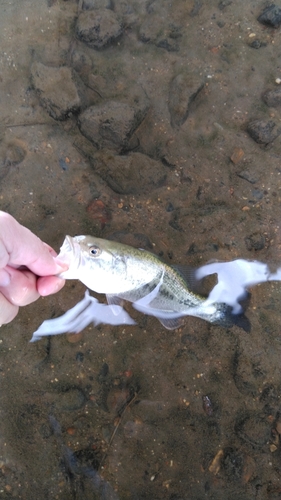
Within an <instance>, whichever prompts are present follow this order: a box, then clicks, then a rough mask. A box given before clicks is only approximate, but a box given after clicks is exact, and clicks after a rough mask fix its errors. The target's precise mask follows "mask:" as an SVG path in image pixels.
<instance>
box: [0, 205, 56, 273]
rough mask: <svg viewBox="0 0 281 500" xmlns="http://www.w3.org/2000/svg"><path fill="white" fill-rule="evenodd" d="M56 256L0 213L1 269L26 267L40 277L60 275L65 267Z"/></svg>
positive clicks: (7, 216)
mask: <svg viewBox="0 0 281 500" xmlns="http://www.w3.org/2000/svg"><path fill="white" fill-rule="evenodd" d="M52 253H53V255H52ZM54 256H55V252H54V250H53V249H51V247H49V246H48V245H46V244H45V243H43V242H42V241H41V240H40V238H38V237H37V236H36V235H35V234H33V233H32V232H31V231H30V230H29V229H27V228H26V227H24V226H22V225H21V224H19V223H18V222H17V221H16V220H15V219H14V218H13V217H12V216H11V215H9V214H7V213H5V212H0V268H3V267H5V266H6V265H7V264H9V265H10V266H14V267H19V266H23V265H24V266H26V267H28V268H29V269H30V270H31V271H32V272H34V273H35V274H37V275H39V276H48V275H53V274H58V273H60V272H61V271H62V269H63V270H65V266H64V265H63V264H62V265H61V266H60V265H59V264H58V263H57V262H56V261H55V260H54Z"/></svg>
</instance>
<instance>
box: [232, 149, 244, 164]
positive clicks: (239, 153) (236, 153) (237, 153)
mask: <svg viewBox="0 0 281 500" xmlns="http://www.w3.org/2000/svg"><path fill="white" fill-rule="evenodd" d="M243 156H244V151H243V149H241V148H234V150H233V153H232V155H231V157H230V159H231V161H232V163H234V165H236V163H239V161H240V160H242V158H243Z"/></svg>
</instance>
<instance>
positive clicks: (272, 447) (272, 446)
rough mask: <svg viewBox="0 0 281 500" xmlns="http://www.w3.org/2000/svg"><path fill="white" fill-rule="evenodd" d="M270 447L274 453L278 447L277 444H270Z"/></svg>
mask: <svg viewBox="0 0 281 500" xmlns="http://www.w3.org/2000/svg"><path fill="white" fill-rule="evenodd" d="M269 449H270V451H271V453H274V452H275V451H276V450H277V449H278V448H277V446H276V444H270V445H269Z"/></svg>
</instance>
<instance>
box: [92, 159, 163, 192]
mask: <svg viewBox="0 0 281 500" xmlns="http://www.w3.org/2000/svg"><path fill="white" fill-rule="evenodd" d="M92 163H93V167H94V170H95V172H96V173H98V174H99V175H100V176H101V177H102V179H103V180H104V181H105V182H107V184H108V185H109V187H110V188H111V189H112V190H113V191H115V192H116V193H118V194H139V193H147V192H150V191H152V190H153V189H155V188H157V187H159V186H161V185H163V184H164V182H165V180H166V169H165V167H164V166H163V164H162V163H160V162H158V161H156V160H152V159H151V158H149V157H148V156H146V155H144V154H142V153H130V154H128V155H126V156H115V155H112V154H110V153H108V152H100V153H97V154H96V155H95V157H94V158H93V159H92Z"/></svg>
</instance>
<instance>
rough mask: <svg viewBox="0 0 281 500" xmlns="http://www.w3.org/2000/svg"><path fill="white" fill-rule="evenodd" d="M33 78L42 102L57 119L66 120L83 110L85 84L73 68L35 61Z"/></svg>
mask: <svg viewBox="0 0 281 500" xmlns="http://www.w3.org/2000/svg"><path fill="white" fill-rule="evenodd" d="M31 79H32V84H33V87H34V88H35V90H36V92H37V94H38V96H39V99H40V103H41V104H42V106H43V107H44V108H45V109H46V110H47V112H48V113H49V115H50V116H51V117H52V118H54V119H55V120H65V119H66V118H67V117H68V116H69V115H70V114H72V113H78V112H79V111H80V110H81V107H82V102H83V100H84V96H83V90H84V86H83V83H82V81H81V80H80V78H79V76H78V75H77V74H76V73H75V71H74V70H73V69H72V68H69V67H67V66H61V67H51V66H45V65H44V64H42V63H40V62H35V63H33V64H32V66H31Z"/></svg>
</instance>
